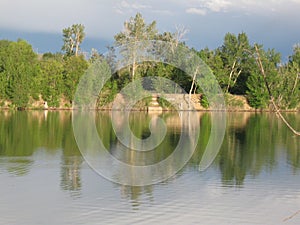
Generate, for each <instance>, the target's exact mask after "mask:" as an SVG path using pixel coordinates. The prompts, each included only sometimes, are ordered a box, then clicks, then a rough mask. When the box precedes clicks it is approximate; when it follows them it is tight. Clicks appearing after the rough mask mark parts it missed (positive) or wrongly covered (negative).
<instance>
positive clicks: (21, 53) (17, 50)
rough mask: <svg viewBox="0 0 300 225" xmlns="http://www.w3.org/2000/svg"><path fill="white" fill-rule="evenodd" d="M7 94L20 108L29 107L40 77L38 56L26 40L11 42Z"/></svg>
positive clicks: (6, 67)
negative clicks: (36, 82)
mask: <svg viewBox="0 0 300 225" xmlns="http://www.w3.org/2000/svg"><path fill="white" fill-rule="evenodd" d="M5 61H6V62H5V71H4V73H5V77H6V79H7V88H6V94H7V96H8V98H9V99H10V100H11V101H12V102H13V104H14V105H15V106H16V107H18V108H24V107H26V106H27V104H28V101H29V97H30V96H32V95H33V94H34V93H32V90H34V88H33V87H34V86H35V85H36V84H35V83H34V82H33V81H34V80H35V79H36V78H37V76H38V71H39V70H38V64H37V55H36V54H35V53H34V52H33V50H32V47H31V45H30V44H28V43H27V42H26V41H24V40H18V41H17V42H11V43H10V44H9V46H8V49H7V55H6V60H5Z"/></svg>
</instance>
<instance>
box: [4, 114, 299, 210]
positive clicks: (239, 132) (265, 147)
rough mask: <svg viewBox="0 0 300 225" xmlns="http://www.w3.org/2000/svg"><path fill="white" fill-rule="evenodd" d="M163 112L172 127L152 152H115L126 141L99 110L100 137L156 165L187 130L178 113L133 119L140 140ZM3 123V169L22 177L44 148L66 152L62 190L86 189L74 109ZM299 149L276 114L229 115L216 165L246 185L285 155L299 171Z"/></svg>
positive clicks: (203, 117)
mask: <svg viewBox="0 0 300 225" xmlns="http://www.w3.org/2000/svg"><path fill="white" fill-rule="evenodd" d="M157 116H159V117H161V118H162V119H163V120H164V121H165V122H166V124H167V127H168V131H167V135H166V137H165V139H164V141H163V143H162V144H161V145H160V147H158V148H157V149H156V150H155V151H153V152H150V153H149V154H148V155H145V154H141V155H139V154H140V153H138V152H136V151H135V153H133V152H131V151H129V150H127V151H124V153H123V155H118V154H120V153H114V147H115V146H116V145H119V144H120V143H119V142H118V140H117V137H116V135H115V132H114V130H113V127H112V123H111V120H110V114H109V113H108V112H99V113H98V114H97V116H96V122H97V123H96V124H97V129H98V132H99V136H100V137H101V140H102V141H103V143H104V145H105V147H106V148H107V149H109V150H110V151H111V154H115V156H116V157H120V158H122V159H124V160H127V162H130V163H132V164H136V165H142V164H148V163H149V162H148V161H150V162H151V163H153V162H157V161H160V160H162V159H165V158H166V157H168V156H169V155H170V154H171V153H172V151H173V150H174V148H175V147H176V145H177V143H178V139H179V136H180V129H181V127H180V119H179V118H180V117H179V116H178V114H172V113H165V114H161V115H151V114H146V113H133V114H132V115H131V116H130V118H129V121H130V126H131V130H132V132H133V134H134V135H135V136H136V137H138V138H147V137H148V136H149V135H150V131H149V123H150V121H151V118H153V117H157ZM285 116H286V118H287V119H288V120H289V121H290V122H291V123H292V124H293V125H294V126H295V128H296V129H297V130H300V115H299V114H297V113H288V114H286V115H285ZM117 120H118V121H117V126H119V127H122V116H121V114H120V117H118V118H117ZM0 121H1V123H0V160H2V161H0V167H2V169H3V167H5V168H4V169H6V170H7V171H8V172H9V173H13V174H15V175H18V176H20V175H26V174H28V173H29V172H30V169H32V165H33V160H34V157H31V156H33V155H34V154H35V153H36V152H38V151H41V149H42V150H43V151H46V154H49V155H55V154H57V153H60V152H61V153H62V157H61V162H60V166H61V188H62V189H63V190H69V191H73V192H76V191H80V190H81V185H82V184H81V179H80V170H81V164H82V162H83V159H82V157H81V154H80V152H79V150H78V148H77V145H76V142H75V139H74V135H73V129H72V112H70V111H55V112H48V111H27V112H15V111H1V112H0ZM152 121H153V120H152ZM210 122H211V121H210V113H199V116H198V121H195V123H200V126H201V131H200V138H199V142H198V147H197V150H196V152H195V153H194V155H193V157H192V159H191V160H190V163H189V165H188V166H192V167H195V168H197V165H198V164H199V162H200V160H201V157H202V155H203V152H204V150H205V146H206V144H207V142H208V139H209V136H210V127H211V125H210ZM299 150H300V139H299V137H295V136H294V135H293V134H292V133H291V132H290V131H289V130H288V129H287V128H286V127H285V125H284V124H283V123H282V122H281V121H280V120H279V118H277V116H276V115H275V114H269V113H262V114H256V113H228V115H227V128H226V133H225V138H224V141H223V144H222V147H221V149H220V152H219V154H218V156H217V158H216V159H215V161H214V163H213V166H214V167H217V168H218V169H219V171H220V174H221V177H222V182H223V184H224V185H229V186H235V185H243V183H244V181H245V177H246V176H252V177H255V176H257V175H259V174H261V172H263V171H267V172H271V171H272V170H273V169H274V168H276V167H277V166H278V164H279V161H280V160H281V161H282V159H284V160H283V162H286V163H287V164H288V166H289V167H290V168H291V169H292V172H293V173H296V172H297V171H298V170H299V169H300V152H299ZM145 156H147V157H148V158H149V159H146V158H145ZM282 157H284V158H282ZM3 159H4V160H5V162H6V163H3ZM1 162H2V163H1ZM147 162H148V163H147ZM182 172H183V171H181V173H182ZM121 189H122V192H123V193H124V195H132V196H131V197H132V200H134V202H137V201H138V200H137V199H138V195H139V194H137V193H133V192H135V191H136V189H128V188H125V187H124V188H121ZM142 189H143V188H138V191H137V192H138V193H140V194H142V193H143V190H142ZM150 190H151V188H150ZM148 192H149V187H147V188H146V189H145V193H148ZM135 204H136V203H135Z"/></svg>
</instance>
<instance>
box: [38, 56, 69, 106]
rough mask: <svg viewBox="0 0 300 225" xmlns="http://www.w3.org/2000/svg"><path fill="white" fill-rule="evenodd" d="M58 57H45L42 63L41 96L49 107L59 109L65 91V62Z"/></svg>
mask: <svg viewBox="0 0 300 225" xmlns="http://www.w3.org/2000/svg"><path fill="white" fill-rule="evenodd" d="M55 57H56V56H55V55H53V56H49V55H45V56H44V57H43V59H42V60H41V61H40V68H41V75H42V80H41V90H40V94H42V97H43V99H44V100H45V101H47V103H48V105H49V106H50V107H51V106H52V107H58V106H59V101H60V98H61V97H62V91H63V85H64V84H63V71H64V68H63V61H62V60H61V59H56V58H55Z"/></svg>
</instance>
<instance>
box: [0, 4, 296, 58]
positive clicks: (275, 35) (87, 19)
mask: <svg viewBox="0 0 300 225" xmlns="http://www.w3.org/2000/svg"><path fill="white" fill-rule="evenodd" d="M137 12H140V13H142V15H143V16H144V18H145V19H146V21H147V22H151V21H153V20H156V21H157V26H158V28H159V30H160V31H161V32H163V31H171V32H173V31H175V27H176V25H177V26H178V25H181V26H184V27H186V28H187V29H188V30H189V32H188V33H187V34H186V36H185V41H186V43H187V44H188V45H189V46H190V47H194V48H196V49H201V48H204V47H206V46H207V47H209V48H211V49H214V48H216V47H218V46H220V45H221V44H222V42H223V38H224V35H225V34H226V33H227V32H231V33H235V34H237V33H239V32H246V33H247V34H248V37H249V38H250V41H251V42H252V43H253V42H257V43H262V44H263V45H264V46H265V48H275V49H276V50H277V51H279V52H281V53H282V55H283V60H285V58H286V57H287V56H288V55H289V54H291V53H292V48H293V45H294V44H297V43H300V23H299V21H300V13H299V12H300V0H260V1H259V0H185V1H180V0H147V1H143V0H138V1H137V0H121V1H117V0H26V1H25V0H1V2H0V39H11V40H16V39H17V38H23V39H26V40H28V41H29V42H30V43H31V44H32V45H33V47H34V49H35V50H36V51H39V52H47V51H52V52H57V51H60V48H61V45H62V38H61V37H62V35H61V31H62V29H63V28H65V27H68V26H70V25H72V24H74V23H82V24H84V25H85V27H86V34H87V38H86V40H85V41H84V43H83V45H82V48H83V50H85V51H90V49H91V48H96V49H98V50H100V51H101V52H104V51H105V47H106V46H107V45H108V44H112V43H113V36H114V35H115V34H116V33H117V32H119V31H121V30H122V26H123V23H124V21H125V20H128V19H129V18H130V17H131V16H134V15H135V14H136V13H137Z"/></svg>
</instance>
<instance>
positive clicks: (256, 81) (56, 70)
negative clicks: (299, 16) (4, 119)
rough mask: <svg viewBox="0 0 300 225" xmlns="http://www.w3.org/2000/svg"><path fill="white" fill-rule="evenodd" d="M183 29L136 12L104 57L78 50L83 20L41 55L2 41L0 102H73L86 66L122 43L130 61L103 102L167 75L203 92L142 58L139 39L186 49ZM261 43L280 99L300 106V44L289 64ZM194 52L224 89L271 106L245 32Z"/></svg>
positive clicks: (270, 79)
mask: <svg viewBox="0 0 300 225" xmlns="http://www.w3.org/2000/svg"><path fill="white" fill-rule="evenodd" d="M185 33H186V30H185V29H182V28H180V29H177V31H176V32H174V33H172V32H167V31H165V32H162V33H160V32H159V31H158V29H157V27H156V21H152V22H150V23H147V22H146V21H145V19H144V18H143V17H142V15H141V14H139V13H138V14H136V15H135V17H131V18H130V19H129V20H128V21H125V23H124V28H123V30H122V31H120V32H119V33H117V34H116V35H115V36H114V39H115V43H114V46H109V48H108V54H106V56H104V55H102V54H101V53H98V52H97V51H96V50H93V51H92V52H91V57H90V58H85V57H84V56H83V55H82V54H81V53H80V45H81V44H82V42H83V40H84V38H85V32H84V25H82V24H74V25H72V26H70V27H68V28H65V29H63V31H62V36H63V40H64V43H63V46H62V51H63V52H62V53H60V52H59V53H44V54H43V55H38V54H37V53H35V52H34V51H33V49H32V46H31V45H30V44H29V43H27V42H26V41H25V40H21V39H20V40H18V41H9V40H0V104H1V105H0V106H3V105H4V104H8V105H10V106H11V107H17V108H18V107H19V108H26V107H27V106H28V105H30V103H32V102H34V101H47V102H48V105H49V106H52V107H58V106H61V105H62V104H65V106H66V107H70V106H71V104H72V99H73V97H74V93H75V90H76V87H77V84H78V82H79V80H80V78H81V76H82V75H83V74H84V72H85V71H86V69H87V68H88V67H89V66H90V65H91V64H92V63H94V62H95V61H102V60H106V61H107V63H108V64H109V65H113V62H114V61H115V60H116V59H117V56H116V55H115V48H116V47H121V48H124V49H123V50H124V51H120V52H121V54H124V56H126V57H123V58H126V60H128V61H127V62H126V64H124V65H127V66H126V67H124V68H121V69H120V70H118V71H116V73H115V74H113V76H112V77H111V79H110V80H109V81H108V82H107V84H106V85H105V87H104V90H105V91H104V92H103V93H101V96H100V97H99V106H101V105H105V104H108V103H109V102H110V101H112V100H113V99H114V96H115V95H116V93H118V92H119V90H120V89H121V88H122V87H124V86H125V85H126V84H127V83H129V82H130V81H132V80H133V79H136V78H138V77H146V76H159V77H164V78H167V79H170V80H172V81H174V82H175V83H177V84H179V85H180V86H181V87H183V88H184V89H185V90H186V92H188V93H202V90H201V88H200V87H199V85H198V84H197V83H195V81H194V80H193V79H192V78H191V77H190V76H187V75H186V74H185V73H184V72H183V71H182V70H180V69H178V68H175V67H173V66H171V65H168V64H165V63H163V62H143V63H138V58H139V52H141V51H143V50H144V49H145V48H146V47H147V46H145V45H143V44H138V43H140V42H141V41H143V40H161V41H167V42H169V43H171V44H172V51H174V52H175V51H176V49H177V48H179V47H180V46H185V47H187V48H188V46H186V44H185V43H184V42H183V41H182V37H183V35H184V34H185ZM258 46H259V52H260V56H261V61H262V64H263V67H264V68H265V73H266V75H267V81H268V83H269V84H270V89H271V91H272V93H273V95H274V99H275V101H276V104H277V105H278V106H279V107H280V108H282V109H299V108H300V105H299V102H300V81H299V78H300V46H299V45H295V46H294V48H293V54H292V55H291V56H289V60H288V61H287V62H286V63H283V62H282V61H281V54H280V53H279V52H277V51H276V50H275V49H264V47H263V45H262V44H260V45H258ZM191 51H194V52H195V53H196V54H197V55H198V56H199V57H200V58H201V59H202V60H203V61H204V62H205V63H206V64H207V65H208V66H209V67H210V68H211V70H212V71H213V73H214V75H215V76H216V78H217V80H218V82H219V84H220V86H221V88H222V90H223V91H224V93H225V94H232V95H242V96H245V97H246V98H247V100H248V103H249V104H250V106H252V107H253V108H256V109H266V108H268V107H269V105H270V102H269V97H268V91H267V89H266V86H265V85H264V82H263V80H262V77H261V76H260V70H259V67H258V65H257V61H256V57H257V55H256V52H255V50H254V44H252V43H250V41H249V38H248V36H247V34H246V33H244V32H242V33H239V34H233V33H227V34H226V35H225V37H224V39H223V43H222V45H221V46H220V47H218V48H216V49H209V48H204V49H200V50H196V49H191ZM125 54H126V55H125ZM174 57H177V59H176V60H178V61H180V60H183V59H184V58H185V56H184V55H180V53H177V52H176V54H175V56H174ZM192 64H193V63H192V62H191V66H193V65H192ZM113 70H114V69H113ZM5 102H8V103H5ZM203 102H204V101H203Z"/></svg>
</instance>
